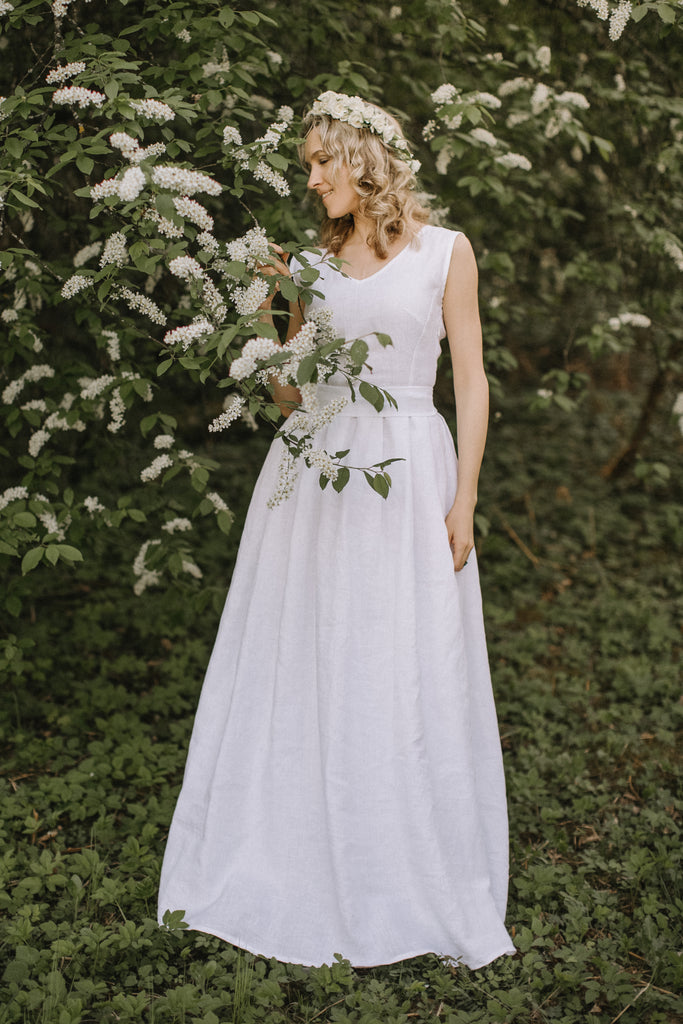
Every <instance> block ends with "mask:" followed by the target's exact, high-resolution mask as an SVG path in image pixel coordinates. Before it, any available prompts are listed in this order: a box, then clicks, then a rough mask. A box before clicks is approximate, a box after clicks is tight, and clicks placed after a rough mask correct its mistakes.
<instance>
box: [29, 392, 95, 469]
mask: <svg viewBox="0 0 683 1024" xmlns="http://www.w3.org/2000/svg"><path fill="white" fill-rule="evenodd" d="M73 400H74V396H73V395H71V394H69V393H67V394H65V395H64V397H63V398H62V407H61V408H60V409H57V410H56V411H55V412H52V413H50V415H49V416H48V417H47V419H46V420H45V422H44V423H43V425H42V427H41V428H40V429H39V430H36V431H35V432H34V433H33V434H32V435H31V437H30V438H29V442H28V453H29V455H31V456H33V458H36V456H37V455H38V453H39V452H40V451H41V449H42V448H43V446H44V445H45V444H46V442H47V441H49V440H50V438H51V437H52V434H53V433H54V432H55V431H56V430H76V431H78V432H79V433H83V431H84V430H85V429H86V426H85V423H84V422H83V420H75V421H74V422H73V423H70V422H69V421H68V420H67V418H66V416H65V415H64V413H65V412H68V410H69V409H70V407H71V405H72V404H73Z"/></svg>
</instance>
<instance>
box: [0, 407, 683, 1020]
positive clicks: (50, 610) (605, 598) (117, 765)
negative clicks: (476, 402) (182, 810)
mask: <svg viewBox="0 0 683 1024" xmlns="http://www.w3.org/2000/svg"><path fill="white" fill-rule="evenodd" d="M615 412H618V409H617V410H615V403H614V402H612V401H607V400H606V399H604V398H602V399H601V400H600V408H599V409H598V408H597V406H596V408H595V409H594V411H593V412H592V413H591V415H590V416H587V417H586V420H585V422H584V423H581V422H580V421H579V420H578V419H577V418H575V417H569V416H568V417H566V420H565V422H564V423H563V424H562V429H558V430H557V431H556V432H555V434H554V436H553V435H549V436H548V437H547V438H546V439H545V443H544V445H543V449H542V451H538V450H537V446H535V444H534V440H533V439H534V432H535V431H536V430H537V429H538V420H537V418H536V417H537V415H538V414H532V413H529V412H525V411H524V407H523V404H522V403H521V402H519V401H517V402H514V403H512V402H510V403H507V404H506V405H505V406H504V407H503V409H502V415H501V416H500V417H499V419H498V420H497V421H496V423H495V425H494V426H493V428H492V437H491V442H490V446H489V452H490V454H489V457H488V460H487V462H486V465H485V472H484V476H483V482H482V497H481V502H480V504H481V509H482V514H483V515H485V516H486V517H487V519H488V532H487V536H486V537H485V539H484V540H483V541H482V542H481V543H480V564H481V572H482V582H483V587H484V593H485V605H486V616H487V626H488V635H489V644H490V654H491V662H492V671H493V677H494V686H495V690H496V696H497V702H498V710H499V719H500V726H501V734H502V737H503V745H504V750H505V760H506V770H507V778H508V792H509V809H510V828H511V854H512V856H511V887H510V902H509V913H508V922H509V925H510V927H512V928H514V932H515V941H516V944H517V946H518V949H519V953H518V955H517V956H516V957H515V958H513V959H510V960H501V961H498V962H496V963H495V964H493V965H491V966H489V967H487V968H485V969H483V970H481V971H477V972H470V971H468V970H466V969H464V968H452V967H449V966H448V965H446V964H442V963H440V962H439V961H438V960H437V959H436V958H434V957H429V956H428V957H422V958H419V959H416V960H413V961H407V962H404V963H401V964H393V965H390V966H386V967H378V968H374V969H369V970H352V969H351V968H350V967H349V965H348V964H347V963H345V962H340V963H337V964H335V965H332V966H331V967H325V968H321V969H319V970H310V971H309V970H305V969H303V968H301V967H297V966H292V965H281V964H278V963H276V962H275V961H271V962H266V961H263V960H261V959H259V958H255V957H252V956H251V955H250V954H248V953H243V952H240V951H238V950H236V949H234V948H233V947H231V946H229V945H227V944H225V943H223V942H221V941H220V940H218V939H215V938H213V937H211V936H205V935H200V934H197V933H194V932H189V931H186V930H183V927H182V922H181V921H180V920H178V918H179V917H180V915H172V918H171V919H170V920H169V922H168V923H169V926H170V928H168V929H159V928H158V927H157V925H156V922H155V899H156V884H157V878H158V872H159V866H160V860H161V855H162V852H163V844H164V837H165V834H166V831H167V828H168V824H169V822H170V818H171V813H172V809H173V804H174V799H175V795H176V793H177V790H178V787H179V785H180V781H181V777H182V770H183V765H184V758H185V752H186V747H187V742H188V739H189V733H190V729H191V724H192V717H193V713H194V708H195V706H196V701H197V697H198V693H199V688H200V685H201V679H202V675H203V671H204V667H205V664H206V661H207V658H208V654H209V652H210V647H211V643H212V641H213V635H214V631H215V627H216V623H217V617H218V615H217V610H216V609H215V608H214V607H212V605H211V602H210V601H209V602H208V603H207V600H206V595H205V594H204V592H203V593H202V597H203V598H204V600H202V601H200V600H199V599H198V598H197V597H196V596H195V597H194V598H190V599H188V598H189V595H188V592H183V591H180V590H170V591H169V592H167V593H166V594H164V595H163V596H160V595H158V594H156V593H155V592H154V591H150V592H147V593H146V594H145V595H143V597H141V598H139V599H136V598H134V597H133V596H132V595H131V594H130V590H129V588H128V585H127V582H126V581H125V580H122V579H121V578H120V573H119V569H118V567H117V566H116V565H113V564H112V565H111V567H110V568H108V569H106V568H103V567H101V568H100V571H99V574H98V575H97V576H96V577H95V576H94V575H92V574H91V575H89V574H88V569H87V563H86V566H83V567H81V568H78V569H76V570H72V571H70V579H71V584H70V588H69V589H67V588H66V587H64V589H63V590H62V591H61V596H60V598H59V599H58V600H55V598H54V597H52V598H51V597H50V596H49V595H46V596H45V598H44V599H43V600H41V599H39V597H38V595H36V599H35V604H34V615H35V620H36V621H35V624H34V629H33V637H34V638H35V640H36V647H35V648H33V649H31V650H30V651H29V652H28V653H27V655H26V657H27V661H26V663H25V664H24V666H23V669H21V670H19V671H17V673H16V675H15V677H14V681H13V682H12V684H11V686H10V687H8V691H7V693H8V696H9V698H10V699H9V701H8V714H7V715H6V716H5V718H4V725H3V731H4V733H5V736H4V739H5V742H6V744H7V749H8V758H7V778H6V781H5V784H4V790H3V795H2V810H1V812H0V816H1V818H2V822H3V833H2V848H1V849H2V872H3V889H4V894H3V895H2V896H1V897H0V902H1V907H2V923H1V924H0V942H1V943H2V945H1V948H2V957H3V965H2V971H3V972H4V973H3V974H2V981H1V982H0V1003H2V1004H3V1005H4V1007H5V1009H4V1010H3V1011H2V1012H1V1013H0V1020H2V1021H3V1024H4V1022H7V1024H15V1022H22V1024H23V1022H33V1021H35V1022H39V1021H40V1022H43V1021H44V1022H48V1024H68V1022H74V1024H76V1022H81V1021H83V1022H86V1021H98V1022H99V1021H112V1022H113V1021H130V1022H138V1021H155V1022H159V1024H161V1022H164V1024H165V1022H169V1024H170V1022H180V1021H187V1022H189V1021H197V1022H199V1021H202V1022H208V1024H211V1022H216V1021H218V1022H221V1024H223V1022H252V1021H253V1022H258V1021H263V1022H267V1024H278V1022H283V1024H284V1022H287V1024H300V1022H313V1021H318V1022H329V1024H332V1022H335V1024H340V1022H348V1024H351V1022H353V1024H375V1022H376V1024H387V1022H395V1024H410V1022H417V1024H420V1022H422V1024H427V1022H429V1024H436V1022H447V1024H493V1022H502V1024H503V1022H504V1024H512V1022H519V1024H529V1022H532V1024H551V1022H558V1024H580V1022H584V1021H595V1022H596V1024H612V1022H614V1021H615V1019H616V1018H617V1017H618V1015H619V1014H621V1017H619V1020H620V1021H621V1022H623V1024H636V1022H643V1024H671V1022H673V1021H676V1020H680V1019H681V1016H680V1015H681V1013H683V1007H682V1006H681V1005H680V1004H679V1003H678V1002H677V996H676V993H677V992H679V991H680V988H681V981H682V980H683V979H682V977H681V975H682V970H681V961H680V956H679V954H678V950H677V940H678V938H679V929H678V924H679V923H680V918H681V913H682V912H683V892H682V890H681V882H680V878H681V875H680V852H679V851H680V812H681V802H680V794H679V792H678V789H677V783H676V771H677V768H678V767H679V766H678V765H677V761H676V753H675V735H676V730H677V729H678V728H679V727H680V714H681V706H680V704H679V703H677V701H678V682H679V677H680V619H681V610H682V609H683V586H682V585H681V578H680V572H679V571H678V564H679V562H680V555H681V548H682V546H683V535H682V533H681V529H680V519H679V516H678V506H679V504H680V500H681V494H680V490H676V489H674V488H673V487H672V486H670V485H669V486H667V487H661V486H660V488H659V489H658V490H656V491H647V490H645V489H643V488H642V487H641V488H639V489H627V488H624V489H623V490H621V491H617V492H615V491H614V490H613V487H610V486H608V484H606V483H605V482H601V481H600V480H599V477H598V476H597V474H596V468H597V466H598V465H599V464H600V460H601V459H603V458H604V455H605V450H606V449H607V448H608V447H609V444H610V436H609V429H608V427H609V423H610V422H611V420H612V419H613V417H614V415H615ZM591 439H592V440H591ZM568 442H570V443H568ZM241 447H242V451H243V452H245V453H246V452H248V451H249V450H250V449H252V450H253V457H254V459H255V460H256V461H258V459H259V458H260V457H261V455H262V450H263V444H262V439H261V438H260V437H259V436H258V435H257V436H256V437H254V438H253V439H252V440H251V441H250V442H249V444H245V445H243V446H241ZM650 454H651V455H652V457H657V455H658V453H657V451H656V450H653V451H652V452H651V453H650ZM225 455H227V452H221V456H222V457H224V456H225ZM678 462H679V466H680V459H679V460H678ZM678 478H679V479H680V475H679V477H678ZM234 479H235V478H234V477H233V482H234ZM252 479H253V470H252V471H251V473H249V472H247V473H245V475H244V477H243V485H242V487H241V489H240V492H239V493H237V492H235V493H234V494H233V499H234V503H235V505H236V506H239V507H240V508H241V510H242V512H241V514H243V510H244V506H245V503H246V500H247V498H248V495H249V491H250V488H251V484H252ZM388 500H391V498H390V497H389V499H388ZM202 543H203V550H202V552H201V554H202V555H203V556H204V557H203V560H204V561H205V563H206V564H210V565H212V566H213V569H212V571H211V574H210V578H209V579H208V580H207V594H208V595H210V594H212V593H214V589H215V593H216V595H217V601H216V604H217V605H219V604H220V599H221V597H222V594H223V593H224V589H225V578H226V575H227V572H228V570H229V565H230V563H231V556H230V555H229V553H228V552H227V551H226V550H225V549H223V548H222V547H221V546H220V545H219V544H218V543H217V542H216V537H215V535H214V534H213V533H211V534H207V537H206V538H205V539H204V541H203V542H202ZM53 578H54V577H53ZM55 585H56V584H55Z"/></svg>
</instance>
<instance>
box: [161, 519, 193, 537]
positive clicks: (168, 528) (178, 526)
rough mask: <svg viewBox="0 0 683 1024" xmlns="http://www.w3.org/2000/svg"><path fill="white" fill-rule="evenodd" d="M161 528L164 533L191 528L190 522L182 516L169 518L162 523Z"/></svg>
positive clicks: (184, 530)
mask: <svg viewBox="0 0 683 1024" xmlns="http://www.w3.org/2000/svg"><path fill="white" fill-rule="evenodd" d="M161 529H162V530H164V531H165V532H166V533H186V532H187V531H188V530H191V529H192V523H191V522H190V520H189V519H186V518H185V517H184V516H176V517H175V519H169V520H168V522H167V523H164V524H163V526H162V527H161Z"/></svg>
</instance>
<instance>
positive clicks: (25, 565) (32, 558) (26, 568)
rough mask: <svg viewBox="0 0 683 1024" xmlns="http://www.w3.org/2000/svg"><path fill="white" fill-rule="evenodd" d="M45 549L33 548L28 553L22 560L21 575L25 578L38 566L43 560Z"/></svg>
mask: <svg viewBox="0 0 683 1024" xmlns="http://www.w3.org/2000/svg"><path fill="white" fill-rule="evenodd" d="M44 552H45V548H31V550H30V551H27V552H26V554H25V555H24V557H23V558H22V560H21V573H22V576H25V575H26V573H27V572H31V570H32V569H35V567H36V566H37V565H38V563H39V562H40V561H41V560H42V558H43V554H44Z"/></svg>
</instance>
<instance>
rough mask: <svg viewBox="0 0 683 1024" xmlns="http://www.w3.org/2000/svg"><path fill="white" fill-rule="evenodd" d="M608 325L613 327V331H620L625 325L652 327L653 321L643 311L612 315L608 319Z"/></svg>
mask: <svg viewBox="0 0 683 1024" xmlns="http://www.w3.org/2000/svg"><path fill="white" fill-rule="evenodd" d="M607 326H608V327H611V328H612V330H613V331H618V330H619V328H620V327H624V326H626V327H651V326H652V321H651V320H650V318H649V316H645V315H644V314H643V313H620V314H619V315H618V316H611V317H610V318H609V320H608V321H607Z"/></svg>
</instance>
